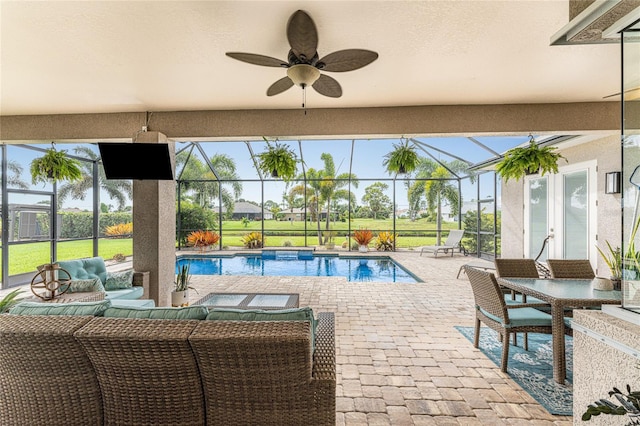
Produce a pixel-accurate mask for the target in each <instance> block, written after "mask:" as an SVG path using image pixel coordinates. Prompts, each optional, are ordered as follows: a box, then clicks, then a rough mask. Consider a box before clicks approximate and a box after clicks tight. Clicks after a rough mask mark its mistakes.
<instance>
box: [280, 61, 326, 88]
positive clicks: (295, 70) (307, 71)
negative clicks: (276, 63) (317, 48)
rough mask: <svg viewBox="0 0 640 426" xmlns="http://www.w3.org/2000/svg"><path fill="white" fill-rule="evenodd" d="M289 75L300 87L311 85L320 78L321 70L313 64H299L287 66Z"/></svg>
mask: <svg viewBox="0 0 640 426" xmlns="http://www.w3.org/2000/svg"><path fill="white" fill-rule="evenodd" d="M287 76H289V78H290V79H291V81H293V83H294V84H296V85H298V86H300V87H306V86H311V85H313V83H315V82H316V81H317V80H318V78H320V71H319V70H318V69H317V68H316V67H314V66H311V65H307V64H297V65H293V66H290V67H289V68H287Z"/></svg>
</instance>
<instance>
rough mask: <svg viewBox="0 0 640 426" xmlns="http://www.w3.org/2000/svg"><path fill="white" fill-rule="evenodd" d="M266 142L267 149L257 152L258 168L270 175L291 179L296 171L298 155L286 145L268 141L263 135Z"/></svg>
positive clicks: (286, 179)
mask: <svg viewBox="0 0 640 426" xmlns="http://www.w3.org/2000/svg"><path fill="white" fill-rule="evenodd" d="M262 139H264V141H265V142H266V143H267V150H266V151H264V152H262V153H260V154H258V162H259V167H260V170H261V171H262V172H263V173H265V174H267V175H271V176H272V177H279V178H282V179H283V180H285V181H289V180H291V179H293V178H294V177H295V175H296V172H297V171H298V165H297V163H298V157H297V156H296V153H295V152H293V150H292V149H291V148H289V147H288V146H287V145H284V144H281V143H279V142H278V141H277V140H276V141H275V142H273V143H272V142H269V141H268V140H267V138H265V137H263V138H262Z"/></svg>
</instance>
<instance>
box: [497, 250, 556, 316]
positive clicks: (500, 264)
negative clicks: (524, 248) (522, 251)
mask: <svg viewBox="0 0 640 426" xmlns="http://www.w3.org/2000/svg"><path fill="white" fill-rule="evenodd" d="M493 263H494V264H495V266H496V276H497V277H500V278H540V275H539V273H538V268H537V266H536V261H535V260H533V259H518V258H496V259H494V260H493ZM508 291H509V292H510V294H511V299H512V300H518V299H519V301H523V302H530V303H544V302H542V301H541V300H539V299H536V298H535V297H528V298H526V299H524V298H523V296H522V295H516V293H515V292H514V291H513V290H508ZM525 297H526V296H525ZM549 309H551V307H549Z"/></svg>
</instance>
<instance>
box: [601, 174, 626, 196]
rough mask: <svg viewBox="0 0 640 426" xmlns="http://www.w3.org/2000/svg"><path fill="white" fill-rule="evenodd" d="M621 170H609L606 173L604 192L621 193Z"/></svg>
mask: <svg viewBox="0 0 640 426" xmlns="http://www.w3.org/2000/svg"><path fill="white" fill-rule="evenodd" d="M621 174H622V173H621V172H609V173H606V174H605V175H604V177H605V180H604V193H605V194H619V193H620V176H621Z"/></svg>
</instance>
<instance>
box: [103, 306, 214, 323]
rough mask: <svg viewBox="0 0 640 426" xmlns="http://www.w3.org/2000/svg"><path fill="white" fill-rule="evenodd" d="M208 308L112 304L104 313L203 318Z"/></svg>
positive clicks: (119, 315) (131, 315)
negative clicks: (141, 306) (140, 306)
mask: <svg viewBox="0 0 640 426" xmlns="http://www.w3.org/2000/svg"><path fill="white" fill-rule="evenodd" d="M208 313H209V310H208V309H207V308H206V307H204V306H185V307H184V308H164V307H158V308H134V307H117V306H113V307H111V308H109V309H107V310H106V311H105V313H104V316H105V317H106V318H142V319H196V320H203V319H205V318H206V317H207V314H208Z"/></svg>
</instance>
